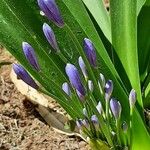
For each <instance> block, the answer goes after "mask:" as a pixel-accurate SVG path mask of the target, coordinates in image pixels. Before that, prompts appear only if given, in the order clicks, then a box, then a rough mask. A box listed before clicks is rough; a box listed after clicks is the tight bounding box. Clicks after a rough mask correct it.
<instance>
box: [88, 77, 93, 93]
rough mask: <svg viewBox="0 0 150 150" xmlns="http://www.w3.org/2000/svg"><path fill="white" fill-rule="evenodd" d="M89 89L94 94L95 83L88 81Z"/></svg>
mask: <svg viewBox="0 0 150 150" xmlns="http://www.w3.org/2000/svg"><path fill="white" fill-rule="evenodd" d="M88 88H89V90H90V91H91V92H93V89H94V86H93V82H92V81H91V80H88Z"/></svg>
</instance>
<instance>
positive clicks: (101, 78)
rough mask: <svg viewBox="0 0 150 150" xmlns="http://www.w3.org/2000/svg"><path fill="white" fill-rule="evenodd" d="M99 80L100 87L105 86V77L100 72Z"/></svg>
mask: <svg viewBox="0 0 150 150" xmlns="http://www.w3.org/2000/svg"><path fill="white" fill-rule="evenodd" d="M100 80H101V82H102V86H103V87H102V88H104V87H105V84H106V81H105V77H104V75H103V74H101V73H100Z"/></svg>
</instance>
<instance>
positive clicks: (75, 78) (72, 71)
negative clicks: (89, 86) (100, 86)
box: [65, 64, 85, 96]
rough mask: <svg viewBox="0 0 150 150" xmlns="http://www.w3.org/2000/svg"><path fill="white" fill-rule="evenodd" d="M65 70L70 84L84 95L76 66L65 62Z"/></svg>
mask: <svg viewBox="0 0 150 150" xmlns="http://www.w3.org/2000/svg"><path fill="white" fill-rule="evenodd" d="M65 70H66V74H67V76H68V77H69V80H70V83H71V84H72V86H73V87H74V88H75V89H76V90H78V92H79V93H80V94H81V95H83V96H85V89H84V87H83V85H82V82H81V79H80V76H79V72H78V70H77V68H76V67H75V66H74V65H72V64H67V65H66V68H65Z"/></svg>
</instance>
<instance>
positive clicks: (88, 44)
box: [84, 38, 97, 67]
mask: <svg viewBox="0 0 150 150" xmlns="http://www.w3.org/2000/svg"><path fill="white" fill-rule="evenodd" d="M84 51H85V54H86V56H87V58H88V60H89V63H90V64H91V65H92V66H93V67H96V66H97V64H96V51H95V48H94V45H93V43H92V41H90V40H89V39H87V38H85V39H84Z"/></svg>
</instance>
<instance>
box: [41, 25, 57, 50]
mask: <svg viewBox="0 0 150 150" xmlns="http://www.w3.org/2000/svg"><path fill="white" fill-rule="evenodd" d="M43 32H44V35H45V37H46V39H47V41H48V42H49V44H50V45H51V46H52V47H53V49H54V50H55V51H56V52H57V51H58V50H59V48H58V44H57V41H56V38H55V34H54V32H53V30H52V28H51V27H50V26H49V25H48V24H46V23H44V24H43Z"/></svg>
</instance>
